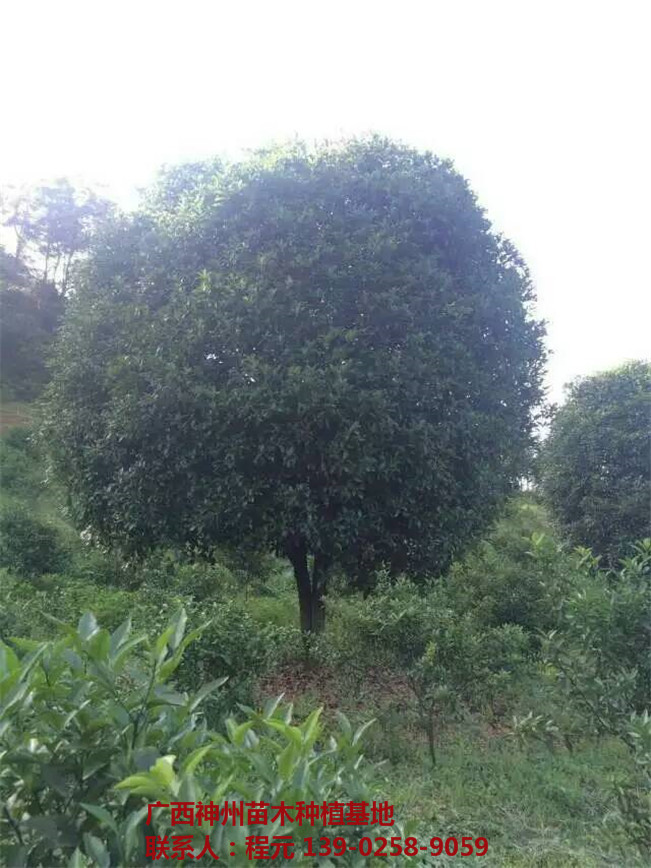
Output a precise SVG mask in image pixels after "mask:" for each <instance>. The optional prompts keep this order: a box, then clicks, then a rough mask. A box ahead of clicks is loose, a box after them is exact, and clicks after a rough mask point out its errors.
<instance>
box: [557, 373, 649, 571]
mask: <svg viewBox="0 0 651 868" xmlns="http://www.w3.org/2000/svg"><path fill="white" fill-rule="evenodd" d="M650 423H651V363H649V362H644V361H636V362H630V363H628V364H626V365H622V366H621V367H619V368H616V369H615V370H612V371H606V372H605V373H601V374H595V375H594V376H591V377H586V378H585V379H583V380H577V381H576V382H574V383H572V384H571V385H570V387H569V391H568V395H567V400H566V402H565V404H564V405H563V406H562V407H561V408H560V409H559V410H558V411H557V413H556V415H555V417H554V419H553V421H552V425H551V428H550V433H549V437H548V439H547V441H546V443H545V444H544V447H543V450H542V453H541V458H542V462H541V463H542V481H543V491H544V493H545V495H546V498H547V501H548V503H549V505H550V506H551V509H552V511H553V513H554V515H555V516H556V518H557V520H558V521H559V523H560V525H561V527H562V529H563V530H564V531H565V533H566V534H567V535H568V537H569V538H570V540H571V541H572V542H573V543H574V544H575V545H581V546H590V547H591V548H592V549H593V551H594V552H595V554H597V555H600V556H601V557H603V559H604V563H605V564H609V565H611V566H612V565H615V564H616V563H617V561H618V559H619V558H623V557H624V556H625V555H630V554H631V551H632V549H631V544H632V543H634V542H635V541H636V540H639V539H643V538H644V537H649V536H651V492H650V489H649V474H650V470H651V464H650V461H651V457H650V456H651V424H650Z"/></svg>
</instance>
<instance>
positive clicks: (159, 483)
mask: <svg viewBox="0 0 651 868" xmlns="http://www.w3.org/2000/svg"><path fill="white" fill-rule="evenodd" d="M531 299H532V289H531V284H530V280H529V276H528V273H527V270H526V268H525V266H524V264H523V262H522V260H521V259H520V257H519V256H518V254H517V253H516V252H515V250H514V249H513V248H512V246H511V245H510V244H509V243H508V242H506V241H505V240H503V239H501V238H500V237H498V236H496V235H495V234H493V233H492V231H491V227H490V224H489V222H488V221H487V219H486V217H485V215H484V214H483V212H482V210H481V209H480V208H479V207H478V205H477V203H476V200H475V197H474V195H473V194H472V192H471V191H470V190H469V188H468V185H467V183H466V182H465V180H464V179H463V178H462V177H460V176H459V175H458V174H457V172H456V171H455V170H454V169H453V167H452V166H451V164H450V163H448V162H445V161H441V160H438V159H436V158H435V157H433V156H431V155H429V154H421V153H418V152H416V151H414V150H411V149H409V148H405V147H401V146H398V145H395V144H393V143H391V142H387V141H384V140H380V139H377V138H373V139H371V140H367V141H353V142H350V143H347V144H345V145H343V146H337V147H324V148H322V149H319V150H317V151H315V152H308V151H307V150H306V149H305V148H304V147H302V146H299V145H295V146H292V147H289V148H285V149H280V150H274V151H269V152H264V153H260V154H257V155H255V156H254V157H253V158H252V159H250V160H249V161H247V162H244V163H238V164H235V165H230V166H223V165H221V164H220V163H218V162H213V163H207V164H200V165H195V166H189V167H181V168H179V169H176V170H173V171H171V172H168V173H167V174H166V175H164V176H163V177H162V179H161V182H160V183H159V185H158V186H157V187H156V189H155V190H153V191H152V192H151V193H150V195H149V197H148V199H147V201H146V203H145V206H144V207H143V209H142V210H141V211H140V212H139V213H138V214H136V215H134V216H133V217H132V218H131V219H128V220H123V221H122V222H121V223H118V224H116V226H115V227H114V229H113V231H112V232H111V233H109V234H108V235H107V237H106V238H105V239H104V242H103V244H101V245H100V246H99V248H98V250H97V253H96V255H95V258H94V261H93V264H92V267H91V268H90V270H89V273H88V276H87V281H86V285H85V286H84V287H83V288H82V289H81V290H80V291H79V293H78V295H77V297H76V298H75V300H74V302H73V303H72V304H71V307H70V310H69V312H68V318H67V322H66V325H65V328H64V332H63V340H62V342H61V345H60V348H59V355H58V359H57V365H56V376H55V382H54V385H53V388H52V392H51V411H50V420H51V421H50V426H49V437H50V442H51V445H52V447H53V455H54V458H55V462H56V465H57V467H58V469H59V471H60V472H61V473H62V474H63V476H64V478H65V479H66V481H67V483H68V486H69V488H70V491H71V495H72V503H73V506H74V509H75V510H76V513H77V518H78V520H79V521H80V522H81V523H83V524H84V525H88V526H90V527H91V528H93V529H94V531H95V532H96V533H97V534H98V536H99V537H100V538H102V539H103V540H105V541H107V542H109V543H119V544H120V545H124V546H127V547H130V548H132V549H134V550H138V549H145V548H147V547H149V546H152V545H155V544H170V545H181V544H182V545H187V546H189V547H191V548H194V549H197V550H203V551H209V550H210V549H211V547H213V546H215V545H216V544H223V543H229V544H232V543H235V544H241V545H252V546H256V547H268V548H273V549H275V550H277V551H279V552H281V553H283V554H285V555H287V556H288V557H289V558H290V559H291V561H292V563H293V565H294V568H295V572H296V575H297V582H298V585H299V596H300V599H301V607H302V622H303V626H304V627H305V628H306V629H316V628H318V626H319V625H320V623H321V620H322V614H321V597H322V594H323V590H324V588H325V581H326V577H327V575H328V573H329V571H330V570H331V568H332V567H334V566H338V567H340V568H342V569H344V570H346V571H347V573H348V575H349V576H351V578H358V579H359V580H360V581H363V580H364V577H367V576H368V575H370V572H371V571H372V570H373V569H374V568H376V567H378V566H379V565H380V564H382V563H386V564H388V565H389V566H390V567H391V568H392V569H393V570H394V571H407V572H411V573H416V574H432V573H436V572H437V571H440V570H441V569H443V568H444V567H445V566H446V565H447V564H448V563H449V561H450V559H451V557H452V556H453V554H455V553H456V552H458V551H459V550H460V549H462V548H463V547H464V546H465V545H466V544H467V543H468V542H469V541H470V540H471V539H472V538H473V537H474V535H476V534H477V533H479V532H480V531H481V530H482V529H483V528H484V527H485V526H486V524H487V523H488V522H489V521H490V520H491V518H492V517H493V516H494V514H495V510H496V508H497V507H498V505H499V504H500V503H501V501H502V500H503V498H504V496H505V495H506V494H507V492H509V491H510V490H511V489H512V487H513V485H514V484H515V483H516V480H517V479H518V477H519V475H520V474H521V473H522V472H523V470H524V463H525V458H526V455H527V450H528V447H529V445H530V434H531V430H532V424H533V422H532V409H533V408H534V407H535V406H536V405H537V404H538V402H539V400H540V398H541V386H540V378H541V366H542V360H543V350H542V346H541V336H542V327H541V325H540V323H538V322H536V321H535V320H534V319H533V318H532V317H531V316H530V314H529V311H528V304H529V302H530V301H531ZM310 556H312V557H313V561H311V559H310ZM309 563H311V564H313V566H312V570H311V574H310V571H309V570H308V564H309Z"/></svg>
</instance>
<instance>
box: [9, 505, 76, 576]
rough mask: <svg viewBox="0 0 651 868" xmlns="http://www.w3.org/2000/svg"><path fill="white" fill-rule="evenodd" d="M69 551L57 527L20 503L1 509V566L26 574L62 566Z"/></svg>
mask: <svg viewBox="0 0 651 868" xmlns="http://www.w3.org/2000/svg"><path fill="white" fill-rule="evenodd" d="M67 562H68V553H67V552H66V550H65V548H64V546H63V545H62V543H61V541H60V536H59V533H58V531H57V530H56V528H54V527H53V526H52V525H51V524H49V523H48V522H45V521H42V520H41V519H39V518H36V517H35V516H33V515H30V514H29V513H28V512H27V510H25V509H24V508H22V507H19V506H8V507H5V508H4V509H3V510H2V511H1V512H0V567H8V568H9V569H11V570H15V571H16V572H17V573H21V574H23V575H25V576H34V575H42V574H43V573H56V572H59V571H60V570H62V569H64V568H65V566H66V563H67Z"/></svg>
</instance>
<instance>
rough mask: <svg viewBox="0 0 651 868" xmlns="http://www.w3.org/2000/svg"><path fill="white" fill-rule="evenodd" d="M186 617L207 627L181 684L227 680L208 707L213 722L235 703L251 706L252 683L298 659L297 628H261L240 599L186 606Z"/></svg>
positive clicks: (186, 662) (183, 671) (185, 665)
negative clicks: (289, 658)
mask: <svg viewBox="0 0 651 868" xmlns="http://www.w3.org/2000/svg"><path fill="white" fill-rule="evenodd" d="M188 614H189V617H190V618H191V619H192V622H193V623H199V622H204V621H208V622H209V624H208V626H207V627H206V628H205V630H203V632H202V634H201V636H200V637H198V639H197V641H196V642H194V643H193V644H192V646H191V647H190V648H189V649H188V651H187V653H186V654H185V656H184V659H183V662H182V664H181V666H180V667H179V671H178V673H177V678H178V680H179V683H180V684H182V685H183V686H185V687H187V688H196V686H197V685H199V684H201V683H203V682H204V681H207V680H210V679H212V678H216V677H222V676H224V677H226V678H227V679H228V681H227V683H226V686H225V689H224V690H223V691H222V692H221V693H220V694H219V695H216V696H214V697H211V700H210V701H209V703H208V705H207V710H206V713H207V714H208V716H209V718H210V720H211V721H214V720H216V719H218V718H219V717H220V716H223V715H224V714H225V713H228V712H232V711H233V710H234V709H235V708H236V706H237V705H238V704H239V703H245V704H249V703H251V701H252V692H253V687H254V684H255V682H256V680H257V679H258V678H259V677H261V676H262V675H265V674H266V673H267V672H268V671H269V670H270V669H271V668H272V667H273V666H274V665H275V664H278V663H280V662H281V661H282V660H283V659H284V658H286V657H291V656H293V655H296V656H298V655H299V654H300V649H301V643H300V635H299V631H298V629H297V628H293V629H292V628H287V627H278V626H276V625H274V624H266V625H261V624H260V623H258V622H256V621H254V620H253V618H252V617H251V616H250V615H249V613H248V611H247V608H246V605H245V603H244V602H243V601H241V600H227V601H224V602H221V603H216V602H213V603H208V604H202V603H196V602H194V603H189V604H188Z"/></svg>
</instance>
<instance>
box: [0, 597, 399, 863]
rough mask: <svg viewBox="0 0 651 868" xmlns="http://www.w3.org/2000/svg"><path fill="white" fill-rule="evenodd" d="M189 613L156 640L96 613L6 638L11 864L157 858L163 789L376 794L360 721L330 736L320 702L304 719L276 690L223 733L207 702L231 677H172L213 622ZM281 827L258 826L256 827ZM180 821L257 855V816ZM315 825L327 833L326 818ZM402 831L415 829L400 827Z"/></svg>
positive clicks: (351, 832)
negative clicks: (210, 724)
mask: <svg viewBox="0 0 651 868" xmlns="http://www.w3.org/2000/svg"><path fill="white" fill-rule="evenodd" d="M185 624H186V616H185V613H184V612H183V611H180V612H179V613H178V614H177V615H176V616H175V618H174V619H173V620H172V621H171V622H170V624H169V625H168V626H167V628H166V629H165V630H164V631H163V632H162V633H161V634H160V635H159V636H158V637H157V638H156V639H155V640H152V641H149V640H148V639H147V637H146V636H144V635H136V636H132V635H131V633H130V622H129V621H128V620H127V621H126V622H124V623H123V624H122V625H121V626H120V627H119V628H118V629H117V630H116V631H114V632H113V633H109V632H108V631H107V630H105V629H100V627H99V625H98V624H97V622H96V620H95V618H94V617H93V616H92V615H90V614H86V615H84V616H83V617H82V618H81V620H80V622H79V625H78V627H77V628H76V629H75V628H72V627H65V628H64V632H65V635H64V637H63V638H61V639H58V640H57V641H55V642H51V643H47V644H38V643H34V642H30V641H28V640H24V639H23V640H15V643H14V647H13V648H12V647H10V646H9V645H6V644H0V751H1V752H2V766H1V770H0V800H1V801H2V802H3V804H4V810H3V812H2V814H1V815H0V861H1V862H2V863H3V864H6V865H11V866H15V868H19V866H38V865H47V866H52V868H55V866H66V865H74V866H84V865H89V864H93V865H98V866H102V868H109V866H124V868H126V866H144V865H147V864H149V862H150V860H149V859H148V858H146V857H145V850H146V848H145V836H146V835H150V836H164V835H166V834H168V832H169V831H170V825H169V822H170V818H169V812H167V811H164V810H163V809H155V810H154V811H153V812H152V822H151V824H150V825H148V826H145V825H144V824H143V821H144V820H145V818H146V817H147V813H148V808H147V804H148V803H152V802H155V801H161V802H162V803H163V804H167V805H169V803H170V801H175V800H179V801H188V802H199V801H202V802H204V803H209V802H210V801H215V802H218V803H223V802H224V801H239V800H244V801H246V802H250V801H256V802H263V801H264V802H267V803H271V804H280V803H281V802H283V801H284V802H285V803H286V804H288V805H292V804H296V803H297V802H299V801H304V802H310V801H315V802H317V803H318V804H321V803H323V802H324V801H355V802H359V801H368V802H371V801H373V795H372V793H371V791H370V789H369V786H368V770H367V769H366V768H365V767H364V766H363V764H362V758H361V755H360V744H359V741H360V736H361V731H358V732H355V733H354V732H353V731H352V730H351V728H350V725H349V724H348V723H347V721H346V720H345V719H342V721H341V725H340V728H339V730H338V731H336V732H335V733H334V735H333V737H332V738H331V739H330V741H329V743H328V744H323V743H322V732H321V728H320V724H319V712H318V711H315V712H313V713H312V714H310V715H309V717H308V718H307V720H305V721H304V722H303V723H302V724H300V725H295V724H293V722H292V716H291V710H289V709H283V708H280V707H279V705H278V702H272V703H269V704H268V705H267V707H266V708H265V710H264V711H263V712H261V713H254V712H250V713H249V714H248V715H247V717H246V719H245V720H244V721H243V722H237V721H235V720H233V719H229V720H227V721H226V726H225V734H224V735H217V734H215V733H213V732H211V731H210V730H209V729H208V728H207V726H206V724H205V721H204V720H202V717H201V711H200V708H201V704H202V702H204V701H205V699H206V698H207V697H208V696H209V695H210V694H211V693H212V692H214V691H215V690H217V689H218V688H219V687H220V686H221V683H222V680H221V679H219V680H216V681H212V682H211V683H209V684H207V685H205V686H203V687H202V688H201V690H199V691H198V692H197V693H195V694H188V693H181V692H179V691H178V690H176V689H174V687H173V686H172V685H171V683H170V679H171V678H172V677H173V675H174V672H175V670H176V668H177V667H178V666H179V664H180V662H181V660H182V658H183V654H184V652H185V651H186V649H187V648H188V647H189V646H190V645H191V643H192V642H193V641H194V640H196V639H197V638H198V637H199V636H200V635H201V630H200V629H199V630H196V631H193V632H192V633H190V634H188V635H187V636H186V635H185ZM276 827H277V823H276ZM276 827H274V826H273V825H269V826H266V827H265V826H256V827H255V833H256V834H264V833H267V834H268V833H269V832H272V831H273V832H276V831H277V828H276ZM171 831H172V833H173V834H174V833H177V834H178V831H179V829H178V827H177V828H175V829H171ZM182 831H183V832H184V833H186V834H190V835H191V836H192V837H193V842H192V843H193V845H194V846H195V848H198V849H202V848H203V846H204V843H205V839H206V835H207V833H208V836H209V838H210V843H211V845H212V849H213V850H214V852H216V853H218V854H219V853H220V851H221V852H222V853H223V852H224V849H225V847H226V846H228V845H229V844H230V841H231V840H234V841H235V842H236V846H237V849H238V852H237V856H236V858H235V860H233V864H235V865H244V864H249V862H248V860H247V859H246V858H245V856H244V853H243V852H242V843H243V841H244V838H245V837H246V835H247V834H249V832H248V830H247V828H246V827H237V826H235V827H233V828H232V829H231V828H230V827H229V828H228V831H226V828H225V827H224V826H222V825H221V824H217V825H216V826H214V827H212V828H210V830H209V831H208V830H207V828H206V827H205V826H203V827H202V826H200V825H197V824H192V825H184V826H183V827H182ZM311 831H313V834H314V835H315V836H317V837H318V836H319V835H320V834H322V833H323V830H322V828H321V825H320V824H319V823H318V822H317V825H315V827H314V829H313V830H311ZM374 832H376V833H377V830H375V829H373V828H371V829H364V832H363V834H368V835H373V834H374ZM396 833H397V834H401V835H402V834H405V832H404V830H403V829H400V828H398V827H396ZM345 834H346V837H347V838H349V839H350V838H355V839H357V838H359V837H360V835H361V834H362V833H361V832H360V830H359V829H358V828H349V829H347V830H346V833H345ZM229 849H230V847H229ZM388 861H389V863H390V864H392V863H393V864H396V863H395V862H393V860H391V859H390V860H388ZM406 861H407V859H406V858H405V857H400V864H404V863H405V862H406ZM340 864H345V865H346V864H347V865H353V864H359V857H355V858H353V854H347V855H346V856H345V857H344V858H343V859H342V861H341V863H340Z"/></svg>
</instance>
